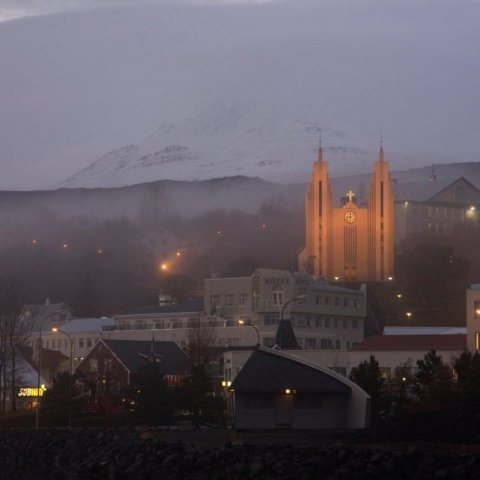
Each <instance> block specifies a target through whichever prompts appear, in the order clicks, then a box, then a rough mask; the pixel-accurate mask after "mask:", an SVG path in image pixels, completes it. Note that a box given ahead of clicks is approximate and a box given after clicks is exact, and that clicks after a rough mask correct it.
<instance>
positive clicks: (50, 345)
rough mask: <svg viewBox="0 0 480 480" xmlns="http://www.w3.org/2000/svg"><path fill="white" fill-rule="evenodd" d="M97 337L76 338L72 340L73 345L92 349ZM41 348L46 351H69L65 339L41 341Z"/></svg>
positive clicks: (68, 344) (68, 345)
mask: <svg viewBox="0 0 480 480" xmlns="http://www.w3.org/2000/svg"><path fill="white" fill-rule="evenodd" d="M98 340H99V338H98V337H76V338H73V342H74V345H75V346H76V347H78V348H85V347H87V348H92V347H93V346H94V345H96V344H97V343H98ZM42 348H46V349H47V350H69V349H70V340H68V339H67V338H52V339H49V338H47V339H42Z"/></svg>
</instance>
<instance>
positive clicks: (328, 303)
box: [325, 297, 330, 305]
mask: <svg viewBox="0 0 480 480" xmlns="http://www.w3.org/2000/svg"><path fill="white" fill-rule="evenodd" d="M325 305H330V297H325Z"/></svg>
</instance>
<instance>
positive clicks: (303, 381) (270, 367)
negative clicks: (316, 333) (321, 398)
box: [231, 347, 351, 394]
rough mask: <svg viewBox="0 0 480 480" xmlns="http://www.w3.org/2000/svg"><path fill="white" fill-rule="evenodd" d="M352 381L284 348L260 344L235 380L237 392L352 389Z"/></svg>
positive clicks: (234, 387) (335, 390) (349, 390)
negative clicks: (300, 357) (291, 353)
mask: <svg viewBox="0 0 480 480" xmlns="http://www.w3.org/2000/svg"><path fill="white" fill-rule="evenodd" d="M347 383H348V381H347V380H346V379H345V380H340V377H339V375H337V374H335V373H334V372H329V371H327V370H326V369H323V368H321V367H314V366H311V365H307V364H306V363H305V362H302V361H301V360H300V359H296V358H294V357H292V356H290V355H287V354H284V353H283V352H277V351H275V350H271V349H267V348H263V347H260V348H259V349H257V350H255V351H254V352H253V353H252V355H250V357H249V359H248V360H247V362H246V363H245V365H244V366H243V368H242V369H241V370H240V372H239V373H238V375H237V376H236V377H235V380H234V381H233V384H232V387H231V388H232V390H234V391H235V392H264V393H267V392H284V391H285V390H286V389H287V388H289V389H292V390H296V391H297V392H313V393H344V394H346V393H350V392H351V387H350V386H349V385H348V384H347Z"/></svg>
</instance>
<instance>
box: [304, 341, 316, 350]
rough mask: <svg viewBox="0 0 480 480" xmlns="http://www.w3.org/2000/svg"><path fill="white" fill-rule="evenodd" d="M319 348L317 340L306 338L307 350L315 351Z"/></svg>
mask: <svg viewBox="0 0 480 480" xmlns="http://www.w3.org/2000/svg"><path fill="white" fill-rule="evenodd" d="M316 348H317V339H316V338H305V350H315V349H316Z"/></svg>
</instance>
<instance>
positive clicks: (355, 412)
mask: <svg viewBox="0 0 480 480" xmlns="http://www.w3.org/2000/svg"><path fill="white" fill-rule="evenodd" d="M230 391H231V392H232V394H233V418H234V426H235V428H236V429H237V430H247V429H255V430H258V429H276V428H293V429H314V430H319V429H341V430H344V429H361V428H366V427H368V425H369V415H370V397H369V395H368V394H367V393H366V392H365V391H364V390H362V389H361V388H360V387H359V386H358V385H356V384H355V383H353V382H352V381H350V380H348V379H347V378H345V377H343V376H341V375H339V374H337V373H335V372H333V371H332V370H329V369H327V368H324V367H322V366H319V365H318V364H317V365H315V364H312V363H309V362H307V361H305V360H304V359H301V358H299V357H295V356H293V355H290V354H288V353H286V352H284V351H279V350H273V349H269V348H264V347H259V348H258V349H257V350H255V351H254V352H253V353H251V355H250V357H249V358H248V360H247V361H246V363H245V365H244V366H243V368H242V370H241V371H240V372H239V373H238V375H237V376H236V378H235V380H234V381H233V383H232V385H231V387H230Z"/></svg>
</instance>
